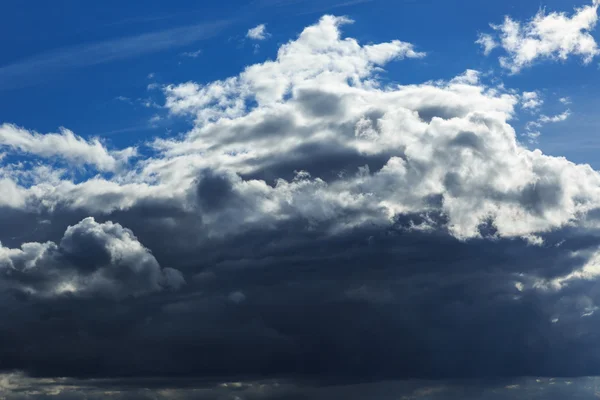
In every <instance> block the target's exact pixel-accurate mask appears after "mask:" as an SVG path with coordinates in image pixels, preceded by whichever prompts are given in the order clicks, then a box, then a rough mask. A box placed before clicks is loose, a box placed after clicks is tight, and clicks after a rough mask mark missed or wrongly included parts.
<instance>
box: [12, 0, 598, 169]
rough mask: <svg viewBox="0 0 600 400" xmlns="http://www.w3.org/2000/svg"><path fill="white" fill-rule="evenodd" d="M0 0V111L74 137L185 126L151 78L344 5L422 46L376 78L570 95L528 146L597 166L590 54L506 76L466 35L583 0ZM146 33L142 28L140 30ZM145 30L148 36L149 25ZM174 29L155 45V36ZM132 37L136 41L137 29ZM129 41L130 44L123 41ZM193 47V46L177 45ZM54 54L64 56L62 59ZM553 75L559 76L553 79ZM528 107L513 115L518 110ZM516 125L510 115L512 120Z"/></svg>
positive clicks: (227, 69)
mask: <svg viewBox="0 0 600 400" xmlns="http://www.w3.org/2000/svg"><path fill="white" fill-rule="evenodd" d="M28 4H29V5H30V6H28V7H24V6H23V3H20V2H3V4H1V5H0V12H1V13H2V15H4V16H6V18H5V19H4V21H5V22H4V23H3V25H2V27H0V33H2V34H3V35H4V36H5V37H11V40H10V41H6V42H5V45H4V46H3V52H2V54H1V55H0V65H2V67H1V68H2V69H0V77H1V78H2V79H1V80H0V81H1V82H2V83H0V104H1V105H2V107H0V120H1V121H4V122H12V123H15V124H17V125H21V126H27V127H28V128H30V129H35V130H37V131H40V132H50V131H56V129H57V128H58V127H59V126H65V127H68V128H69V129H71V130H73V131H74V132H76V133H77V134H79V135H81V136H83V137H89V136H102V137H106V138H108V140H110V141H111V142H112V143H114V144H115V145H117V146H119V147H121V146H123V145H129V144H132V143H139V142H142V141H145V140H147V139H148V138H150V137H154V136H164V135H168V134H169V133H168V132H171V133H173V132H179V131H181V130H183V129H185V128H186V127H187V125H186V124H185V123H183V124H182V121H177V120H174V119H169V120H166V121H165V120H163V121H161V122H154V123H150V120H151V118H152V117H153V116H155V115H158V116H161V117H164V116H165V115H166V112H165V111H164V110H161V109H160V108H159V107H152V106H151V107H147V106H144V103H145V102H151V103H152V104H154V105H156V106H162V105H163V103H164V99H163V98H162V94H161V93H160V91H157V90H148V85H149V84H151V83H158V84H167V83H180V82H186V81H189V80H193V81H197V82H210V81H212V80H215V79H222V78H226V77H228V76H234V75H236V74H237V73H239V72H240V71H241V70H243V68H244V67H245V66H246V65H248V64H252V63H255V62H259V61H262V60H264V59H266V58H271V59H272V58H274V57H275V55H276V51H277V48H278V46H279V45H280V44H282V43H285V42H287V41H288V40H290V39H291V38H293V37H295V36H296V35H297V34H298V33H299V32H300V31H301V30H302V29H303V28H304V27H305V26H307V25H309V24H311V23H313V22H314V21H315V20H316V19H317V18H318V17H319V16H320V15H321V14H323V13H332V14H337V15H348V16H350V17H352V18H353V19H354V20H355V21H356V23H355V24H353V25H350V26H346V27H344V32H345V34H346V35H348V36H350V37H354V38H356V39H357V40H359V41H360V42H361V43H369V42H379V41H384V40H391V39H396V38H397V39H400V40H404V41H408V42H411V43H414V44H415V45H416V46H418V48H419V49H420V50H422V51H426V52H427V53H428V57H427V59H425V60H419V61H417V62H409V63H392V64H390V65H388V67H387V68H386V72H385V74H384V79H385V80H386V81H389V82H395V83H402V84H407V83H418V82H422V81H424V80H427V79H448V78H451V77H453V76H455V75H457V74H459V73H461V72H462V71H464V70H466V69H468V68H471V69H476V70H480V71H489V70H493V71H495V75H494V76H495V77H496V78H498V79H502V80H503V81H504V82H505V84H506V86H507V87H510V88H514V89H517V90H521V91H527V90H540V91H542V93H543V94H544V97H545V98H546V99H547V101H546V106H545V108H547V110H548V111H547V112H548V113H556V112H558V111H559V110H561V108H560V104H557V102H556V100H557V99H558V98H560V97H565V96H568V97H570V98H571V100H572V102H573V105H572V106H571V110H572V112H573V114H572V116H571V118H570V126H569V128H568V129H565V127H564V124H557V125H553V126H546V127H545V128H544V135H543V136H542V137H541V138H540V139H539V140H538V143H537V144H536V146H539V147H540V148H541V149H542V150H543V151H545V152H548V153H549V154H553V155H564V156H566V157H567V158H569V159H571V160H573V161H576V162H587V163H591V165H592V166H593V167H594V168H600V160H597V157H596V155H595V154H596V150H595V149H596V148H597V146H600V142H599V141H598V140H597V139H596V136H597V135H596V129H595V127H596V126H597V123H598V118H599V117H597V113H596V112H595V110H597V107H598V100H597V98H596V97H595V96H594V93H596V92H597V90H598V89H599V86H598V85H599V83H598V82H599V80H598V79H597V73H598V66H597V62H592V64H591V65H588V66H582V64H581V61H580V60H579V59H573V60H569V61H567V62H564V63H551V62H547V63H545V62H542V63H540V64H539V65H537V66H536V68H535V69H527V70H524V71H522V72H521V73H520V74H518V75H516V76H510V75H509V74H507V73H505V72H503V71H501V69H500V68H499V66H498V63H497V60H496V57H484V56H483V55H482V53H481V49H480V48H479V46H478V45H476V44H475V43H474V41H475V40H476V39H477V34H478V33H479V32H483V31H489V24H490V23H500V22H501V21H502V18H503V16H504V15H510V16H511V17H513V18H514V19H517V20H527V19H528V18H530V17H531V16H532V15H534V14H535V13H536V12H537V11H538V10H539V9H540V8H544V7H545V8H546V9H547V10H551V11H565V12H570V11H571V10H572V9H573V7H574V6H583V5H585V4H586V3H585V2H581V1H579V2H565V1H561V0H548V1H545V2H536V1H517V0H507V1H502V2H480V1H471V0H465V1H461V2H460V3H456V2H447V1H441V0H405V1H386V0H372V1H334V0H327V1H324V2H314V1H290V0H273V1H268V0H265V1H254V2H248V1H228V2H213V1H209V2H202V3H198V2H196V1H179V2H177V3H176V4H171V3H169V2H163V1H157V0H156V1H155V0H151V1H147V2H144V5H143V7H140V6H139V4H136V3H131V2H121V1H108V2H103V3H89V2H86V3H82V2H78V1H61V2H58V3H45V2H38V1H31V2H28ZM258 24H266V25H267V28H268V32H269V33H270V34H271V36H270V38H269V40H267V41H264V42H261V43H260V48H259V49H255V47H254V43H252V41H251V40H248V39H246V38H245V34H246V31H247V30H248V29H249V28H251V27H253V26H256V25H258ZM144 35H147V36H144ZM150 35H155V36H150ZM169 35H175V39H174V40H173V42H168V43H166V44H164V45H162V44H160V43H157V41H159V40H158V38H166V37H169ZM136 39H137V41H136ZM128 43H129V45H128ZM197 51H201V53H200V54H199V55H198V56H197V57H195V58H194V57H189V56H185V55H184V53H193V52H197ZM61 54H64V55H65V57H67V58H68V61H66V62H65V61H64V60H63V59H61V58H60V57H61ZM558 77H560V79H557V78H558ZM526 117H527V115H525V116H523V118H526ZM515 125H516V127H519V126H520V125H519V123H516V124H515Z"/></svg>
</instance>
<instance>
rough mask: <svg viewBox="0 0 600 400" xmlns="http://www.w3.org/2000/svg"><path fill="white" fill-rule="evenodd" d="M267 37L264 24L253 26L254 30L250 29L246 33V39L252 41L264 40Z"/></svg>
mask: <svg viewBox="0 0 600 400" xmlns="http://www.w3.org/2000/svg"><path fill="white" fill-rule="evenodd" d="M269 36H270V35H269V33H268V32H267V26H266V25H265V24H260V25H257V26H255V27H254V28H250V29H248V32H247V33H246V37H247V38H248V39H252V40H265V39H267V38H268V37H269Z"/></svg>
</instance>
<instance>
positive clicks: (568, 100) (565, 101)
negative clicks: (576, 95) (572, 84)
mask: <svg viewBox="0 0 600 400" xmlns="http://www.w3.org/2000/svg"><path fill="white" fill-rule="evenodd" d="M558 101H560V102H561V103H562V104H564V105H569V104H571V103H572V101H571V98H569V97H561V98H560V99H558Z"/></svg>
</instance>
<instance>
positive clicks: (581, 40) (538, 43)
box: [477, 0, 599, 74]
mask: <svg viewBox="0 0 600 400" xmlns="http://www.w3.org/2000/svg"><path fill="white" fill-rule="evenodd" d="M598 6H599V3H598V1H596V0H594V1H593V3H592V4H591V5H588V6H584V7H581V8H577V9H575V10H574V12H573V14H572V15H568V14H567V13H564V12H551V13H549V14H546V12H545V11H544V10H540V11H539V12H538V13H537V14H536V15H535V16H534V17H533V18H532V19H531V20H529V21H527V22H525V23H522V22H520V21H515V20H514V19H512V18H511V17H508V16H507V17H506V18H505V19H504V22H503V23H502V24H499V25H491V26H492V28H493V29H494V30H495V31H496V34H495V35H494V36H493V35H490V34H482V35H480V36H479V39H478V40H477V43H478V44H480V45H481V46H483V49H484V53H485V54H486V55H487V54H490V53H491V52H492V50H493V49H494V48H495V47H502V49H503V50H504V51H506V53H507V55H506V56H502V57H500V58H499V61H500V65H501V66H502V67H504V68H506V69H508V70H510V72H511V73H513V74H515V73H518V72H519V71H521V70H522V69H523V68H527V67H530V66H532V65H533V64H534V63H535V62H538V61H542V60H563V61H564V60H566V59H568V58H569V57H570V56H579V57H580V58H581V60H582V61H583V62H584V63H585V64H588V63H590V62H591V61H592V60H593V59H594V57H595V56H597V55H598V45H597V43H596V41H595V39H594V37H593V36H592V35H591V33H590V32H591V31H593V30H594V28H595V27H596V23H597V22H598V13H597V11H598Z"/></svg>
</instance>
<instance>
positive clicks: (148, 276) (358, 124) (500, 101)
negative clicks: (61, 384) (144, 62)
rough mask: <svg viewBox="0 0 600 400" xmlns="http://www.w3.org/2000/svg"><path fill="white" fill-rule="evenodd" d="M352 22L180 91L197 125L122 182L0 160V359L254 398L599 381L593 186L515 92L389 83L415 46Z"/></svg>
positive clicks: (462, 84) (79, 375)
mask: <svg viewBox="0 0 600 400" xmlns="http://www.w3.org/2000/svg"><path fill="white" fill-rule="evenodd" d="M350 22H351V21H350V20H348V19H347V18H342V17H335V16H330V15H327V16H323V17H322V18H321V19H320V20H319V21H318V22H316V23H315V24H313V25H311V26H308V27H306V28H305V29H304V30H303V31H302V32H301V33H300V34H299V36H298V37H296V38H294V39H292V40H290V41H289V42H287V43H285V44H283V45H281V47H280V48H279V50H278V53H277V57H276V58H274V59H273V60H268V61H265V62H262V63H257V64H254V65H250V66H247V67H246V68H244V69H243V70H242V71H240V73H239V74H237V75H235V76H231V77H229V78H226V79H222V80H217V81H213V82H208V83H198V82H193V81H191V82H180V83H173V84H170V85H166V86H165V87H163V92H164V94H165V107H166V108H167V109H168V111H169V112H170V113H171V116H172V117H178V118H183V119H188V120H190V121H191V122H192V125H193V126H192V128H190V129H189V131H187V132H184V133H182V134H181V135H178V136H170V137H166V138H160V139H159V138H157V139H154V140H152V141H150V142H149V143H148V146H149V147H150V151H147V152H144V153H142V155H140V156H139V157H138V158H136V159H133V160H130V162H129V163H128V164H127V165H126V166H125V167H124V168H120V169H119V168H117V169H115V171H114V172H113V173H111V174H98V175H94V176H84V177H79V178H78V179H73V178H71V177H68V176H63V175H59V176H58V177H54V178H53V179H54V180H53V181H47V180H38V181H35V182H33V183H30V184H23V183H22V182H20V181H19V180H18V179H16V178H15V176H16V175H15V174H16V173H17V172H19V171H20V172H25V171H21V170H23V169H25V167H22V168H21V167H19V165H12V166H11V165H8V164H3V165H2V173H3V175H2V176H3V178H2V179H1V180H0V193H2V194H3V195H2V196H0V226H2V227H3V229H1V230H0V241H1V243H2V247H1V248H0V249H1V250H0V251H1V253H0V254H1V258H0V260H2V261H1V264H0V265H2V267H1V270H2V271H3V275H1V276H0V287H2V288H6V290H0V336H1V339H2V340H0V370H2V371H23V373H26V374H29V375H31V376H35V377H38V378H42V377H44V378H47V379H55V378H56V377H63V378H65V377H66V378H68V379H73V380H75V381H79V379H83V378H86V379H87V378H89V379H92V380H95V381H98V380H101V381H103V382H105V381H106V380H107V379H108V378H112V379H115V380H120V381H121V382H123V381H124V382H126V383H127V382H128V383H130V384H132V385H134V387H135V388H136V389H137V388H140V387H145V386H144V385H147V383H145V384H142V383H140V382H141V381H140V380H141V379H143V378H149V377H151V378H158V377H161V378H163V379H166V380H167V381H168V382H170V383H169V384H170V385H171V386H168V387H170V388H172V387H173V385H175V386H176V383H177V382H181V381H178V380H177V378H181V377H189V378H190V379H194V378H200V377H201V378H202V379H203V380H205V382H206V381H211V382H219V383H223V382H224V381H226V382H237V384H231V385H229V384H228V385H229V386H226V387H227V388H229V389H231V388H238V389H239V388H243V389H244V390H246V389H247V390H249V391H248V392H245V393H242V394H247V393H252V395H248V396H247V397H249V398H252V396H254V398H261V397H260V396H264V395H265V394H264V393H265V392H260V389H256V388H255V387H254V386H253V388H255V390H256V391H255V392H253V391H251V390H250V388H249V386H244V382H253V379H254V377H256V376H261V377H265V378H268V379H273V380H283V379H284V378H285V379H289V380H292V381H300V380H302V381H304V380H306V379H308V380H310V381H312V382H315V384H316V385H317V386H319V387H321V386H322V385H323V384H326V383H331V382H335V383H338V384H340V385H348V384H350V383H352V384H359V383H365V382H367V381H368V382H372V381H383V380H396V379H411V378H423V379H442V378H444V379H462V378H470V379H478V378H482V377H494V378H497V379H502V380H505V381H506V380H508V381H510V382H509V383H510V384H515V381H514V380H515V379H517V380H518V378H519V377H523V376H552V375H554V376H586V375H590V374H594V373H595V372H596V371H597V369H598V368H599V367H600V358H599V357H598V354H599V351H598V350H599V348H598V344H597V341H596V340H594V332H596V331H597V330H598V326H599V324H600V320H599V319H598V318H599V315H598V313H597V312H595V310H596V307H598V303H600V291H599V290H598V287H597V273H596V269H597V264H598V261H597V260H598V254H599V251H600V240H599V239H598V238H599V235H598V229H599V224H598V220H599V216H600V214H599V213H598V210H599V208H600V174H599V173H598V172H597V171H595V170H593V169H592V168H591V167H590V166H588V165H580V164H575V163H572V162H570V161H568V160H567V159H565V158H563V157H552V156H548V155H545V154H543V153H542V152H541V151H539V150H534V151H531V150H529V149H528V148H526V147H525V146H523V145H522V144H521V143H520V142H519V140H517V133H516V132H515V129H514V128H513V126H512V125H511V124H512V122H513V120H514V119H515V115H516V113H517V111H516V109H517V108H518V107H520V106H522V105H523V97H524V96H522V95H519V94H518V92H516V91H514V90H510V89H506V88H504V87H503V86H498V85H494V84H493V83H489V82H486V81H485V76H484V75H483V74H481V73H479V72H477V71H474V70H467V71H465V72H464V73H463V74H460V75H459V76H456V77H454V78H452V79H449V80H433V79H432V80H429V81H427V82H423V83H414V84H409V85H400V84H396V83H387V84H384V83H383V81H382V80H381V79H379V77H380V76H381V75H382V74H384V73H385V71H384V68H385V66H386V64H387V63H390V62H393V61H400V60H402V62H411V63H420V62H421V59H422V58H423V57H425V56H426V55H425V53H424V52H422V51H420V49H418V48H417V47H416V46H415V45H413V44H411V43H407V42H403V41H400V40H392V41H389V42H385V43H375V44H362V43H359V42H358V41H357V40H355V39H352V38H348V37H344V36H343V34H342V32H341V29H342V27H343V26H344V24H347V23H350ZM528 96H529V97H531V98H533V96H531V95H528ZM525 97H527V96H525ZM529 100H531V99H529ZM538 100H539V99H538ZM561 118H562V117H557V116H555V117H552V116H546V117H544V116H543V115H541V116H539V118H538V119H539V121H538V123H540V124H543V123H550V122H552V121H554V120H555V119H557V120H560V119H561ZM33 136H34V137H35V135H33ZM25 137H29V136H26V135H25ZM61 140H62V139H61ZM84 144H85V143H84ZM88 144H89V143H88ZM86 148H87V147H86ZM109 154H111V153H110V152H109ZM7 157H8V158H10V157H11V155H10V154H9V155H8V156H7ZM41 162H42V164H41V165H42V166H44V167H45V168H46V172H47V173H48V175H51V174H52V173H55V171H56V166H55V165H54V163H52V162H45V161H44V160H42V161H41ZM41 174H42V172H41V171H40V175H41ZM184 282H185V284H184ZM86 382H90V381H89V380H86ZM173 382H175V383H173ZM517 383H519V382H517ZM507 384H508V383H507ZM219 387H221V386H219ZM502 387H504V385H503V386H502ZM162 389H164V388H162ZM240 390H241V389H240ZM253 390H254V389H253ZM264 390H267V389H264ZM418 390H422V391H418ZM439 390H441V389H440V388H439V386H433V387H425V388H423V387H420V388H414V391H409V392H408V394H407V396H417V395H420V396H425V395H429V396H435V395H439V396H441V394H439V393H443V392H440V391H439ZM511 390H515V389H511ZM349 391H350V392H352V390H349ZM413 392H414V393H413ZM213 393H214V392H213ZM220 393H221V392H219V394H220ZM292 393H298V392H294V391H292ZM304 393H305V396H304V397H307V398H315V397H314V396H311V393H313V392H311V391H310V390H309V391H308V392H304ZM306 393H308V394H306ZM392 393H394V392H392ZM142 394H143V393H142ZM145 394H146V395H147V394H148V393H145ZM230 394H231V393H230V392H227V391H226V392H224V394H223V395H224V396H228V395H230ZM238 394H241V393H238ZM270 394H273V396H272V398H277V397H276V396H277V395H279V396H280V397H282V398H286V396H287V398H289V397H290V396H288V395H289V393H288V392H285V393H281V392H275V393H272V392H269V393H267V395H270ZM167 396H168V395H167ZM524 396H525V398H528V397H527V396H526V395H524ZM213 397H214V396H213ZM323 397H324V398H335V396H332V395H329V396H327V395H323ZM341 397H343V398H346V396H341ZM567 397H568V396H567ZM209 398H210V396H209ZM267 398H269V397H268V396H267ZM300 398H302V397H300ZM409 398H410V397H409ZM458 398H462V397H460V396H458ZM501 398H504V397H501ZM562 398H565V397H562Z"/></svg>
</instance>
